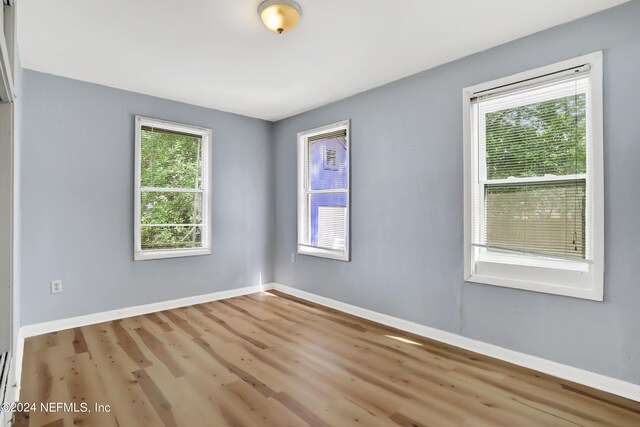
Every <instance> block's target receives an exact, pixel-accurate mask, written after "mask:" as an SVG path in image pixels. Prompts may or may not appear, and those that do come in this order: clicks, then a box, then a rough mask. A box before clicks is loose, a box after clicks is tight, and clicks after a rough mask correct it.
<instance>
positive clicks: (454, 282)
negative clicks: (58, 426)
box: [274, 1, 640, 384]
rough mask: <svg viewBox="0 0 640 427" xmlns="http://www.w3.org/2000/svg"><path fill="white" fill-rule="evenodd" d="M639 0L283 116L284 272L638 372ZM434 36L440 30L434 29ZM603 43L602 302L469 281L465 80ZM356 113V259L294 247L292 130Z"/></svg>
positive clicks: (356, 298)
mask: <svg viewBox="0 0 640 427" xmlns="http://www.w3.org/2000/svg"><path fill="white" fill-rule="evenodd" d="M639 25H640V2H639V1H633V2H630V3H627V4H624V5H622V6H619V7H616V8H614V9H610V10H606V11H604V12H601V13H598V14H596V15H592V16H589V17H586V18H584V19H581V20H578V21H574V22H571V23H568V24H565V25H562V26H559V27H556V28H552V29H550V30H547V31H544V32H541V33H538V34H535V35H532V36H529V37H526V38H523V39H520V40H516V41H514V42H511V43H508V44H505V45H502V46H499V47H496V48H494V49H490V50H488V51H484V52H481V53H478V54H475V55H472V56H469V57H466V58H463V59H461V60H458V61H455V62H452V63H449V64H446V65H443V66H440V67H437V68H434V69H431V70H428V71H425V72H422V73H420V74H417V75H414V76H411V77H408V78H405V79H402V80H399V81H397V82H394V83H391V84H389V85H386V86H383V87H380V88H377V89H374V90H371V91H368V92H365V93H362V94H359V95H356V96H354V97H351V98H348V99H345V100H343V101H340V102H337V103H334V104H331V105H329V106H326V107H322V108H319V109H316V110H313V111H310V112H307V113H304V114H301V115H298V116H295V117H292V118H289V119H285V120H282V121H280V122H278V123H276V124H275V128H274V150H275V162H276V163H275V186H276V205H275V218H276V230H275V242H274V245H275V264H274V277H275V280H276V281H277V282H281V283H284V284H286V285H289V286H293V287H296V288H298V289H302V290H306V291H309V292H313V293H315V294H318V295H322V296H326V297H329V298H334V299H337V300H339V301H343V302H346V303H350V304H355V305H358V306H361V307H365V308H368V309H372V310H375V311H379V312H382V313H385V314H389V315H393V316H397V317H400V318H403V319H408V320H411V321H414V322H418V323H421V324H425V325H428V326H432V327H435V328H440V329H444V330H447V331H450V332H455V333H459V334H462V335H464V336H467V337H471V338H474V339H478V340H481V341H486V342H489V343H493V344H497V345H500V346H504V347H506V348H509V349H513V350H516V351H521V352H525V353H528V354H532V355H536V356H540V357H544V358H548V359H551V360H554V361H557V362H561V363H566V364H569V365H573V366H576V367H579V368H584V369H588V370H591V371H594V372H598V373H602V374H605V375H610V376H613V377H616V378H621V379H624V380H627V381H631V382H634V383H639V384H640V308H639V307H640V279H639V278H640V227H638V226H637V219H638V217H639V215H640V214H639V213H640V191H638V190H637V187H638V183H639V182H640V167H638V164H639V161H640V110H639V109H638V101H639V100H640V29H639ZM434 43H437V40H434ZM597 50H603V51H604V92H605V95H604V96H605V97H604V109H605V116H604V125H605V159H604V164H605V191H606V194H605V201H606V207H605V214H606V226H605V228H606V242H605V250H606V273H605V302H604V303H598V302H593V301H586V300H580V299H574V298H569V297H562V296H554V295H545V294H541V293H534V292H527V291H519V290H514V289H507V288H499V287H492V286H488V285H478V284H464V283H463V249H462V230H463V216H462V210H463V194H462V193H463V183H462V176H463V168H462V157H463V151H462V88H464V87H466V86H470V85H473V84H476V83H481V82H485V81H489V80H492V79H496V78H499V77H503V76H506V75H510V74H513V73H517V72H521V71H525V70H529V69H532V68H536V67H539V66H543V65H547V64H551V63H554V62H557V61H561V60H564V59H568V58H571V57H575V56H578V55H582V54H586V53H590V52H593V51H597ZM344 119H351V126H352V134H351V135H352V152H351V156H352V157H351V158H352V163H351V166H352V171H351V173H352V175H351V176H352V193H351V203H352V208H351V209H352V210H351V214H352V223H351V227H352V240H351V251H352V252H351V254H352V261H351V262H349V263H345V262H340V261H332V260H328V259H322V258H314V257H309V256H304V255H299V256H297V259H296V262H295V263H291V262H290V255H291V254H292V253H294V252H295V250H296V173H295V172H296V148H295V143H296V133H297V132H300V131H304V130H307V129H311V128H315V127H318V126H321V125H325V124H328V123H333V122H337V121H340V120H344Z"/></svg>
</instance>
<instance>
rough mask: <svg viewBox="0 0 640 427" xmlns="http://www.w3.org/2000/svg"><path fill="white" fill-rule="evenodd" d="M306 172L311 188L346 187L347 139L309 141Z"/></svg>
mask: <svg viewBox="0 0 640 427" xmlns="http://www.w3.org/2000/svg"><path fill="white" fill-rule="evenodd" d="M308 144H309V150H308V156H309V157H308V159H307V164H308V168H309V169H308V173H309V188H310V189H311V190H336V189H342V188H345V189H346V188H347V184H348V183H347V179H348V176H349V171H348V168H347V141H346V139H345V138H344V137H338V138H326V139H318V140H314V141H309V142H308Z"/></svg>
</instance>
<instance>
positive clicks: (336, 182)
mask: <svg viewBox="0 0 640 427" xmlns="http://www.w3.org/2000/svg"><path fill="white" fill-rule="evenodd" d="M298 144H299V150H300V151H299V164H298V167H299V171H300V172H301V174H299V178H298V179H299V183H298V187H299V197H298V236H299V238H298V253H301V254H305V255H317V256H322V257H326V258H334V259H339V260H343V261H348V259H349V124H348V122H342V123H337V124H335V125H329V126H325V127H323V128H318V129H314V130H311V131H307V132H302V133H300V134H299V135H298Z"/></svg>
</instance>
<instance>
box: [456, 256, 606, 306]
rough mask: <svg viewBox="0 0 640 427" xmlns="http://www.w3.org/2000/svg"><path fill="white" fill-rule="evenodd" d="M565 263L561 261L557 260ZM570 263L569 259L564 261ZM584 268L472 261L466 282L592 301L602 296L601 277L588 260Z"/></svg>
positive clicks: (600, 298) (599, 299)
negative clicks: (471, 270)
mask: <svg viewBox="0 0 640 427" xmlns="http://www.w3.org/2000/svg"><path fill="white" fill-rule="evenodd" d="M559 262H560V263H565V261H559ZM568 262H569V263H571V261H568ZM576 264H580V265H581V266H582V265H585V266H586V270H585V269H583V268H582V267H581V268H580V269H561V268H558V266H557V265H556V266H553V267H550V266H540V265H523V264H517V263H505V262H489V261H481V260H480V259H478V261H476V262H475V266H474V267H475V268H473V272H472V273H471V274H470V275H468V277H465V281H466V282H470V283H480V284H485V285H493V286H501V287H506V288H513V289H522V290H528V291H534V292H542V293H547V294H554V295H564V296H569V297H574V298H583V299H588V300H593V301H602V300H603V286H602V277H600V278H598V275H597V274H595V273H594V272H593V271H591V270H592V268H591V266H590V265H589V264H585V263H576Z"/></svg>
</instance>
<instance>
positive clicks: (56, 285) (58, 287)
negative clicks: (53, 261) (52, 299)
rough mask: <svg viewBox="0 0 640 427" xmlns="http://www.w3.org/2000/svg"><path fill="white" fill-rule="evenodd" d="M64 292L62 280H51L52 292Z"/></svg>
mask: <svg viewBox="0 0 640 427" xmlns="http://www.w3.org/2000/svg"><path fill="white" fill-rule="evenodd" d="M60 292H62V280H52V281H51V293H52V294H59V293H60Z"/></svg>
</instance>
